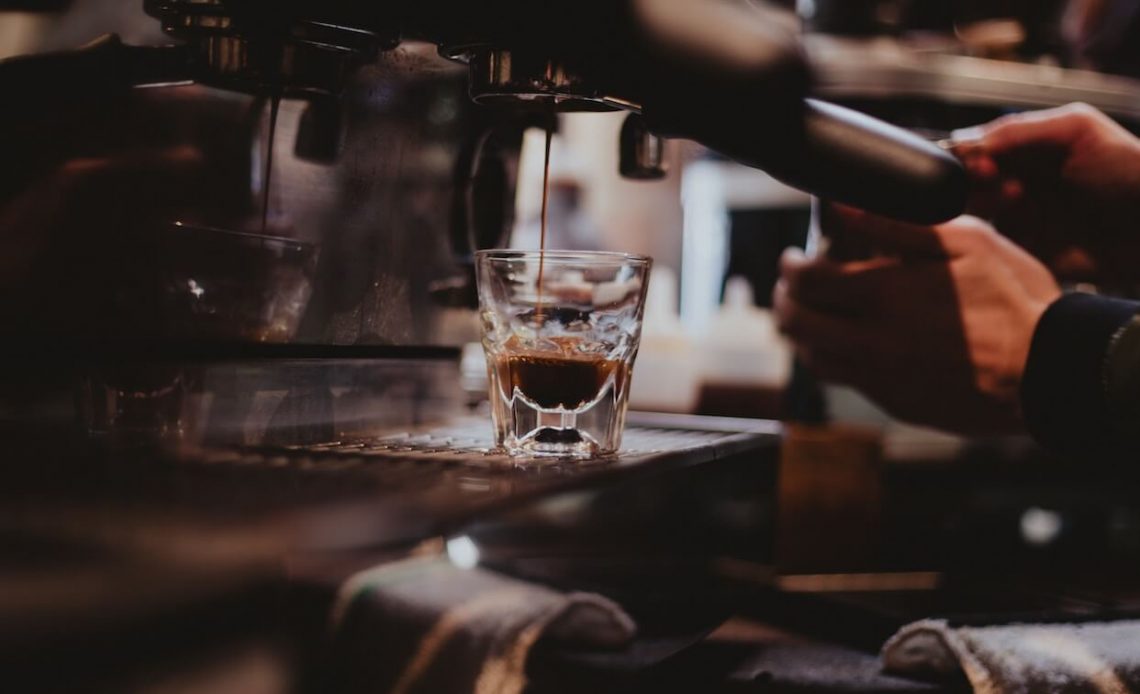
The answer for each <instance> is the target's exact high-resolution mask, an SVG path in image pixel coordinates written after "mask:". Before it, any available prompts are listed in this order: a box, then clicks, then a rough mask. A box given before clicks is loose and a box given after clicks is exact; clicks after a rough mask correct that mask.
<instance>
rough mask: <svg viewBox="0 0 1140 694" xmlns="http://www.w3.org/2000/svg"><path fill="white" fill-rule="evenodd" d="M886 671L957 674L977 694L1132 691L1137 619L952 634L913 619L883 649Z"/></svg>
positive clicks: (1139, 671) (1139, 631)
mask: <svg viewBox="0 0 1140 694" xmlns="http://www.w3.org/2000/svg"><path fill="white" fill-rule="evenodd" d="M882 659H883V665H884V669H886V670H887V671H888V672H892V673H897V674H905V675H918V676H926V677H931V676H941V677H945V676H951V675H954V674H956V673H958V672H961V673H963V674H964V675H965V676H966V679H967V680H969V682H970V685H971V686H973V688H974V691H975V692H977V693H978V694H1013V693H1015V692H1017V693H1021V692H1066V693H1069V692H1072V693H1076V692H1098V693H1101V694H1128V693H1130V692H1136V693H1140V621H1119V622H1095V623H1087V624H1010V625H1001V626H984V627H958V628H952V627H950V626H948V625H947V624H946V622H943V621H935V620H928V621H921V622H915V623H913V624H909V625H907V626H905V627H903V628H902V629H900V630H899V632H898V633H897V634H895V635H894V636H893V637H891V639H890V640H889V641H887V643H886V645H885V646H883V652H882Z"/></svg>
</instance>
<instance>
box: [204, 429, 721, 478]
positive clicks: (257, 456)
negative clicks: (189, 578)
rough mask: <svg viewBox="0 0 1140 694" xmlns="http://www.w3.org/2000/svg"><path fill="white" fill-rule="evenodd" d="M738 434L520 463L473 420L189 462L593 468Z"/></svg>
mask: <svg viewBox="0 0 1140 694" xmlns="http://www.w3.org/2000/svg"><path fill="white" fill-rule="evenodd" d="M735 435H736V434H734V433H724V432H713V431H700V430H692V429H669V428H645V427H629V428H627V429H626V432H625V436H624V438H623V443H622V450H621V451H620V452H619V453H618V454H617V455H613V456H606V457H602V458H598V459H596V460H589V461H581V460H578V461H558V460H548V459H544V460H538V461H525V460H523V461H520V460H519V459H515V458H511V457H510V456H508V455H506V454H505V453H503V452H502V451H501V450H498V449H496V448H495V446H494V442H493V441H492V439H491V432H490V424H489V423H488V422H486V421H485V420H482V419H477V420H475V419H473V420H463V421H460V422H458V423H455V424H452V425H450V426H446V427H439V428H434V429H428V430H423V431H401V432H394V433H391V434H385V435H383V436H378V437H368V438H347V439H344V440H339V441H329V442H325V443H318V444H309V445H290V446H275V445H256V446H235V447H232V448H222V449H211V450H204V451H196V452H194V453H193V454H192V455H190V456H188V457H189V458H190V459H192V460H195V461H199V462H203V463H207V464H210V463H215V464H216V463H223V464H231V465H240V466H246V465H253V466H260V467H281V468H284V467H290V468H295V469H297V468H300V469H306V468H320V469H322V470H325V471H329V470H333V469H349V468H353V467H357V466H360V465H369V464H371V463H376V462H380V461H384V463H385V467H399V465H397V464H398V463H404V464H407V463H418V464H419V466H425V465H426V466H428V467H431V466H433V465H440V466H445V467H451V466H455V465H463V466H470V467H476V468H483V469H487V468H500V467H502V468H509V469H514V468H518V467H520V466H523V467H525V466H526V465H528V464H530V465H543V466H549V465H552V464H554V465H573V466H593V465H604V464H612V463H614V462H618V461H622V460H625V459H630V458H644V457H646V456H653V455H658V454H664V453H676V452H683V451H692V450H697V449H703V448H708V447H713V446H716V445H717V444H719V443H721V442H723V441H725V440H727V439H729V438H731V437H733V436H735Z"/></svg>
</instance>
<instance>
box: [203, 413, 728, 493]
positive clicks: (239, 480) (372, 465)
mask: <svg viewBox="0 0 1140 694" xmlns="http://www.w3.org/2000/svg"><path fill="white" fill-rule="evenodd" d="M740 434H741V432H739V431H706V430H701V429H694V428H670V427H668V426H660V427H658V426H654V427H636V426H631V427H627V429H626V432H625V436H624V441H623V446H622V450H621V452H620V453H618V454H617V455H614V456H608V457H603V458H599V459H596V460H588V461H583V460H550V459H543V460H518V459H514V458H511V457H510V456H508V455H506V454H505V453H503V452H501V451H499V450H496V449H495V448H494V446H493V442H492V440H491V426H490V422H489V421H487V420H485V419H482V418H471V419H464V420H458V421H456V422H454V423H452V424H451V425H449V426H444V427H438V428H430V429H423V430H410V431H399V432H392V433H387V434H383V435H380V436H374V437H359V438H351V439H348V438H345V439H342V440H338V441H329V442H324V443H318V444H311V445H266V444H261V445H239V446H227V447H212V448H204V449H196V450H184V451H183V453H182V455H181V456H180V459H181V462H182V463H183V465H184V468H183V469H184V471H185V475H184V476H183V477H184V480H183V482H184V484H185V486H184V489H186V490H189V489H193V490H194V493H195V494H198V495H200V498H216V497H220V498H221V499H222V500H223V501H227V502H229V501H233V500H234V499H235V498H237V499H238V500H239V501H241V503H252V504H256V505H257V506H265V505H267V504H269V505H276V504H286V505H287V504H290V503H297V502H305V501H324V500H330V499H335V498H343V497H352V496H359V495H369V494H372V495H374V494H376V493H381V494H398V495H400V496H402V497H405V498H412V497H410V496H407V495H415V494H416V493H417V492H418V491H426V490H437V491H438V490H440V489H451V488H453V489H454V491H455V492H456V493H457V494H462V495H463V496H464V498H469V497H470V494H472V493H474V492H476V491H478V492H479V494H477V496H485V495H488V494H489V495H492V496H494V495H498V496H502V495H508V496H510V495H515V494H519V493H522V494H526V493H528V491H527V490H531V489H534V488H536V487H535V485H539V486H541V485H542V484H543V482H542V480H551V481H554V480H557V479H564V478H566V477H567V476H576V475H579V474H583V475H590V474H591V473H592V472H600V471H603V470H605V469H606V468H607V467H610V466H623V467H624V466H628V465H635V466H640V465H643V464H652V463H653V462H655V461H659V460H662V459H663V458H665V457H666V456H668V457H670V458H673V457H675V456H681V457H682V458H686V459H688V458H692V457H693V456H695V457H698V458H701V459H707V458H709V457H713V458H715V457H717V456H716V454H715V453H711V451H714V450H716V449H718V448H719V447H720V445H721V444H725V443H728V442H730V441H734V440H738V438H739V436H740ZM693 460H695V458H693ZM457 498H458V497H457Z"/></svg>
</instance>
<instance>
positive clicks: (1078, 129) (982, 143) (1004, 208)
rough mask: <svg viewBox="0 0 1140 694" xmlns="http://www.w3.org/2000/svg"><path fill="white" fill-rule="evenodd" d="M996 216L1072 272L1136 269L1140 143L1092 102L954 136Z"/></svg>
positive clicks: (1120, 275) (1082, 275)
mask: <svg viewBox="0 0 1140 694" xmlns="http://www.w3.org/2000/svg"><path fill="white" fill-rule="evenodd" d="M954 151H955V152H956V153H957V154H958V156H959V157H961V158H962V160H963V163H964V164H965V165H966V168H967V170H968V171H969V172H970V174H971V177H972V178H973V179H974V185H975V189H976V190H977V193H976V194H975V195H974V196H973V199H972V200H971V205H970V208H971V209H970V212H971V213H972V214H976V215H978V216H980V217H984V218H987V219H989V220H991V221H992V222H993V223H994V225H995V226H997V228H998V229H1000V230H1001V231H1002V233H1003V234H1006V235H1007V236H1009V237H1010V238H1012V239H1013V240H1015V241H1016V242H1017V243H1018V244H1019V245H1021V246H1022V247H1024V248H1026V249H1028V250H1029V251H1030V252H1032V253H1033V254H1034V255H1037V256H1038V257H1039V258H1041V259H1042V260H1043V261H1044V262H1045V263H1046V264H1047V265H1049V266H1050V267H1051V268H1052V269H1053V270H1054V271H1055V272H1056V273H1057V274H1058V275H1059V276H1061V277H1063V278H1066V279H1074V280H1086V281H1099V280H1110V281H1119V280H1130V281H1134V280H1136V279H1137V278H1138V276H1140V233H1138V232H1137V231H1136V229H1135V227H1136V224H1137V222H1138V221H1140V140H1138V139H1137V138H1136V137H1134V136H1133V135H1132V134H1131V133H1129V132H1128V131H1127V130H1125V129H1124V128H1123V127H1121V126H1120V125H1118V124H1117V123H1116V122H1114V121H1113V120H1112V119H1110V118H1109V117H1108V116H1106V115H1104V114H1103V113H1101V112H1100V111H1097V110H1096V109H1094V108H1092V107H1091V106H1088V105H1086V104H1070V105H1068V106H1063V107H1060V108H1055V109H1049V110H1045V111H1034V112H1027V113H1019V114H1015V115H1010V116H1005V117H1003V118H999V119H997V120H995V121H993V122H992V123H989V124H987V125H984V126H981V127H979V128H970V129H968V130H966V131H959V132H958V133H956V134H955V143H954Z"/></svg>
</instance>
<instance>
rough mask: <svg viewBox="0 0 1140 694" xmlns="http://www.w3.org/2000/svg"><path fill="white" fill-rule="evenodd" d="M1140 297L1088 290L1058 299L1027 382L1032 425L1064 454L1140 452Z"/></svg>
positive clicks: (1040, 333)
mask: <svg viewBox="0 0 1140 694" xmlns="http://www.w3.org/2000/svg"><path fill="white" fill-rule="evenodd" d="M1138 310H1140V304H1137V303H1133V302H1128V301H1120V300H1116V299H1107V298H1104V297H1098V296H1092V295H1088V294H1070V295H1067V296H1065V297H1062V298H1061V299H1059V300H1057V301H1056V302H1054V303H1053V304H1052V305H1051V306H1050V307H1049V309H1048V310H1047V311H1046V312H1045V315H1044V316H1042V318H1041V321H1040V322H1039V323H1038V326H1037V330H1036V332H1035V334H1034V336H1033V345H1032V347H1031V349H1030V353H1029V360H1028V363H1027V365H1026V370H1025V376H1024V380H1023V382H1022V386H1021V403H1022V412H1023V415H1024V417H1025V422H1026V426H1027V427H1028V429H1029V431H1030V433H1031V434H1033V436H1034V437H1035V438H1036V439H1037V440H1038V441H1039V442H1041V443H1042V444H1043V445H1045V446H1046V447H1048V448H1050V449H1051V450H1054V451H1056V452H1058V453H1062V454H1070V455H1071V454H1081V453H1086V454H1087V453H1099V454H1106V453H1114V452H1122V451H1129V452H1131V451H1140V319H1137V317H1136V316H1137V311H1138Z"/></svg>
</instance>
